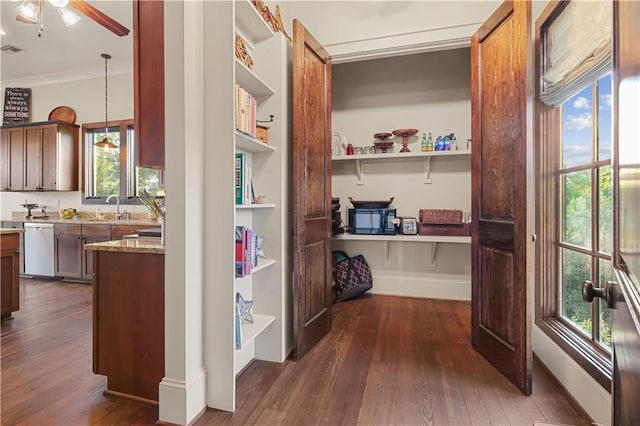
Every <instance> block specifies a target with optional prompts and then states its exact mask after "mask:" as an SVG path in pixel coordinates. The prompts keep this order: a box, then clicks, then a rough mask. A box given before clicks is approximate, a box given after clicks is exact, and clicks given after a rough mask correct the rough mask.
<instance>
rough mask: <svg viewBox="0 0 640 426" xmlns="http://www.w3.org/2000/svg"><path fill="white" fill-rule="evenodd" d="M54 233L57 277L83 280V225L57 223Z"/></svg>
mask: <svg viewBox="0 0 640 426" xmlns="http://www.w3.org/2000/svg"><path fill="white" fill-rule="evenodd" d="M53 233H54V237H55V243H54V253H55V254H54V256H55V260H54V265H55V268H54V272H55V275H56V276H59V277H63V278H74V279H80V278H82V225H76V224H58V223H56V224H55V225H54V226H53Z"/></svg>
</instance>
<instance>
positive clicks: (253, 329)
mask: <svg viewBox="0 0 640 426" xmlns="http://www.w3.org/2000/svg"><path fill="white" fill-rule="evenodd" d="M252 317H253V323H242V326H241V327H242V347H243V348H244V347H245V346H247V345H248V344H249V343H251V342H252V341H253V340H254V339H255V338H256V337H258V335H260V333H262V332H263V331H265V330H266V329H267V327H269V325H271V323H273V322H274V321H275V320H276V317H273V316H271V315H260V314H253V315H252ZM239 350H242V349H236V351H239Z"/></svg>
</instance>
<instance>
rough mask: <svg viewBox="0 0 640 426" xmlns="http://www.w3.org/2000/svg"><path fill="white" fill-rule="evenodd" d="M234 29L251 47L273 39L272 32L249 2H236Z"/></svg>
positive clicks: (246, 0)
mask: <svg viewBox="0 0 640 426" xmlns="http://www.w3.org/2000/svg"><path fill="white" fill-rule="evenodd" d="M236 8H237V10H236V29H237V30H238V31H240V33H241V35H242V36H243V37H244V38H245V40H246V41H247V42H248V43H249V44H251V45H252V47H253V45H254V44H255V43H257V42H260V41H262V40H266V39H268V38H270V37H273V31H271V28H269V25H267V23H266V22H265V21H264V19H262V16H260V14H259V13H258V11H257V10H256V8H255V7H253V5H252V4H251V1H250V0H243V1H237V2H236Z"/></svg>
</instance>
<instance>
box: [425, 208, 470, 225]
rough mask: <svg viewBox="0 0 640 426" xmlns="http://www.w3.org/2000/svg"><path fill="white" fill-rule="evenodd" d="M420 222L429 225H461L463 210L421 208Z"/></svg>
mask: <svg viewBox="0 0 640 426" xmlns="http://www.w3.org/2000/svg"><path fill="white" fill-rule="evenodd" d="M419 222H420V223H424V224H428V225H461V224H462V210H446V209H420V212H419Z"/></svg>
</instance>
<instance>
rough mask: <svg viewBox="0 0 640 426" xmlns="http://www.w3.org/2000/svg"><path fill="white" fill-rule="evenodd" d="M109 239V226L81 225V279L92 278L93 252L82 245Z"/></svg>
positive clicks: (88, 279) (89, 279)
mask: <svg viewBox="0 0 640 426" xmlns="http://www.w3.org/2000/svg"><path fill="white" fill-rule="evenodd" d="M110 240H111V226H109V225H82V240H81V241H82V262H81V264H82V279H83V280H87V281H91V280H93V272H94V271H93V253H92V252H91V251H89V250H85V248H84V245H85V244H90V243H100V242H102V241H110Z"/></svg>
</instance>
